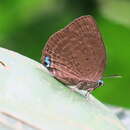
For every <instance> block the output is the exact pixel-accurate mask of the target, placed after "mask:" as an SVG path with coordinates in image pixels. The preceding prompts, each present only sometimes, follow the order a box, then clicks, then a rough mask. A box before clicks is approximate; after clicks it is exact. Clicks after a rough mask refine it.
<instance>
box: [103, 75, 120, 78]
mask: <svg viewBox="0 0 130 130" xmlns="http://www.w3.org/2000/svg"><path fill="white" fill-rule="evenodd" d="M106 78H122V76H121V75H109V76H104V77H103V79H106Z"/></svg>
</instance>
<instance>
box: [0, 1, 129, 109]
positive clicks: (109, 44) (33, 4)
mask: <svg viewBox="0 0 130 130" xmlns="http://www.w3.org/2000/svg"><path fill="white" fill-rule="evenodd" d="M87 14H91V15H93V16H94V17H95V19H96V21H97V24H98V26H99V28H100V31H101V33H102V36H103V40H104V43H105V46H106V49H107V57H108V62H107V67H106V70H105V75H112V74H119V75H122V76H123V78H121V79H105V86H104V87H102V88H99V89H96V91H94V92H93V94H94V95H95V96H96V97H97V98H98V99H99V100H100V101H102V102H105V103H108V104H114V105H118V106H124V107H127V108H130V79H129V77H130V69H129V67H130V1H128V0H105V1H104V0H11V1H10V0H4V1H0V45H1V47H4V48H8V49H11V50H14V51H16V52H19V53H21V54H23V55H25V56H27V57H30V58H32V59H35V60H37V61H38V62H40V57H41V51H42V49H43V46H44V45H45V43H46V41H47V39H48V37H49V36H50V35H51V34H53V33H54V32H56V31H58V30H59V29H61V28H63V27H64V26H65V25H67V24H68V23H69V22H71V21H72V20H73V19H74V18H77V17H79V16H81V15H87ZM12 60H15V59H12Z"/></svg>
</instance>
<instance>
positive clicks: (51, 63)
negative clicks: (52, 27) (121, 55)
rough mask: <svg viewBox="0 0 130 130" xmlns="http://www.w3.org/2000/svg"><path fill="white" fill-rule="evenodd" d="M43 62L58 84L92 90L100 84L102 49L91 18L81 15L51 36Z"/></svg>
mask: <svg viewBox="0 0 130 130" xmlns="http://www.w3.org/2000/svg"><path fill="white" fill-rule="evenodd" d="M42 63H43V65H45V67H46V68H48V70H49V71H50V72H51V73H52V75H53V76H54V77H55V78H57V79H58V80H60V81H61V82H63V83H65V84H68V85H76V86H77V88H78V89H81V90H88V91H93V90H94V89H96V88H98V87H100V86H101V85H102V81H101V80H100V79H101V78H102V73H103V71H104V68H105V63H106V53H105V47H104V44H103V41H102V38H101V35H100V33H99V31H98V28H97V26H96V23H95V20H94V19H93V17H92V16H81V17H79V18H77V19H76V20H74V21H73V22H72V23H70V24H69V25H68V26H66V27H65V28H64V29H62V30H60V31H58V32H56V33H54V34H53V35H52V36H51V37H50V38H49V40H48V42H47V44H46V46H45V48H44V49H43V56H42Z"/></svg>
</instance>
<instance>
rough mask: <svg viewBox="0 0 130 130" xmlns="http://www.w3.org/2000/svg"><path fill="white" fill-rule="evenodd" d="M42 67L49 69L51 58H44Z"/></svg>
mask: <svg viewBox="0 0 130 130" xmlns="http://www.w3.org/2000/svg"><path fill="white" fill-rule="evenodd" d="M44 65H45V66H46V67H47V68H49V67H50V66H51V57H50V56H45V60H44Z"/></svg>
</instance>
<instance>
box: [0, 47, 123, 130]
mask: <svg viewBox="0 0 130 130" xmlns="http://www.w3.org/2000/svg"><path fill="white" fill-rule="evenodd" d="M0 80H1V81H0V110H1V112H4V113H10V114H11V115H14V116H15V117H17V118H18V119H20V120H23V121H24V122H29V123H30V124H33V126H36V127H38V128H39V129H43V130H44V129H45V130H87V129H91V130H125V128H124V126H123V125H122V123H121V122H120V121H119V120H118V118H117V117H116V116H115V115H114V114H113V112H111V111H110V110H109V109H108V108H107V107H106V106H105V105H103V104H102V103H101V102H99V101H98V100H97V99H95V98H94V97H93V96H92V95H89V98H88V99H87V100H86V98H85V97H84V96H82V95H81V94H79V93H76V92H73V91H72V90H71V89H70V88H68V87H66V86H64V85H63V84H61V83H60V82H59V81H57V80H56V79H54V78H53V77H52V76H51V75H50V74H49V73H48V71H47V70H46V69H45V68H44V67H43V65H41V64H39V63H38V62H35V61H33V60H31V59H29V58H27V57H25V56H22V55H20V54H18V53H15V52H13V51H9V50H6V49H3V48H0ZM0 123H1V120H0ZM12 125H13V123H12Z"/></svg>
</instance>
